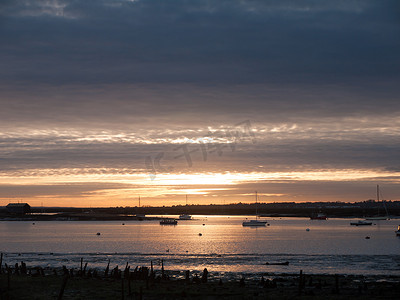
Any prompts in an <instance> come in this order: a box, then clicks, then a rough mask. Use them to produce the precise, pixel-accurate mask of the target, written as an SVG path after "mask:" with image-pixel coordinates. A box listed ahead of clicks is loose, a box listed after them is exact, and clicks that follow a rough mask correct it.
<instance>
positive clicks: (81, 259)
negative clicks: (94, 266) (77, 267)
mask: <svg viewBox="0 0 400 300" xmlns="http://www.w3.org/2000/svg"><path fill="white" fill-rule="evenodd" d="M82 276H83V257H81V277H82Z"/></svg>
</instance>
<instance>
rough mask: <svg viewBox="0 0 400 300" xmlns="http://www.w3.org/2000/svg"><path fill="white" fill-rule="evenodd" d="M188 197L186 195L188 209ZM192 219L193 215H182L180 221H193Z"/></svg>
mask: <svg viewBox="0 0 400 300" xmlns="http://www.w3.org/2000/svg"><path fill="white" fill-rule="evenodd" d="M187 205H188V204H187V195H186V208H187ZM191 219H192V216H191V215H189V214H181V215H180V216H179V220H191Z"/></svg>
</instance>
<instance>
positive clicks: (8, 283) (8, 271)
mask: <svg viewBox="0 0 400 300" xmlns="http://www.w3.org/2000/svg"><path fill="white" fill-rule="evenodd" d="M10 273H11V270H10V269H9V268H7V290H10V287H11V282H10V280H11V279H10Z"/></svg>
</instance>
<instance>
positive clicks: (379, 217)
mask: <svg viewBox="0 0 400 300" xmlns="http://www.w3.org/2000/svg"><path fill="white" fill-rule="evenodd" d="M379 195H380V192H379V185H377V186H376V201H377V202H378V203H379ZM382 203H383V207H384V208H385V211H386V216H379V210H378V216H371V217H366V218H365V220H371V221H374V220H376V221H378V220H390V218H389V213H388V210H387V208H386V204H385V201H384V200H382Z"/></svg>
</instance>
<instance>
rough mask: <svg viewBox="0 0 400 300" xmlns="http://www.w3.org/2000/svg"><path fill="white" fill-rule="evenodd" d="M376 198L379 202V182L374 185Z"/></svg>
mask: <svg viewBox="0 0 400 300" xmlns="http://www.w3.org/2000/svg"><path fill="white" fill-rule="evenodd" d="M376 199H377V201H378V202H379V184H377V185H376Z"/></svg>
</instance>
